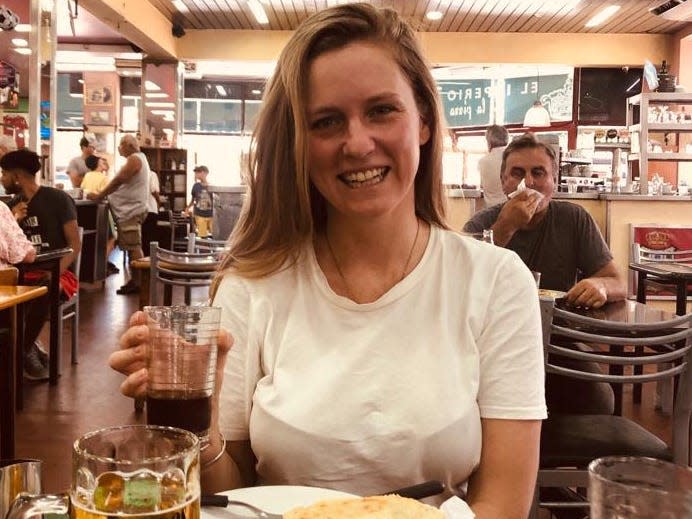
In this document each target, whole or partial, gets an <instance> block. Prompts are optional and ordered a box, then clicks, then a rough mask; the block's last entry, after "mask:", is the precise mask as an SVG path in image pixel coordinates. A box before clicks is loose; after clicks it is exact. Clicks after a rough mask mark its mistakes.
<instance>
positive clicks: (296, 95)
mask: <svg viewBox="0 0 692 519" xmlns="http://www.w3.org/2000/svg"><path fill="white" fill-rule="evenodd" d="M356 41H367V42H373V43H377V44H379V45H383V46H385V47H386V48H387V49H388V50H389V51H390V52H391V54H392V57H393V58H394V60H395V61H396V62H397V64H398V65H399V67H400V69H401V71H402V73H403V74H404V76H405V77H406V79H407V80H408V83H409V85H410V86H411V88H412V90H413V93H414V96H415V99H416V103H417V105H418V109H419V111H420V113H421V117H422V118H423V120H424V121H425V123H426V124H427V125H428V127H429V128H430V134H431V135H430V139H428V141H427V142H426V143H425V144H424V145H423V146H421V152H420V162H419V166H418V171H417V173H416V179H415V208H416V214H417V215H418V216H419V218H421V219H423V220H425V221H426V222H428V223H430V224H432V225H437V226H439V227H443V228H447V225H446V223H445V218H444V203H443V199H442V128H441V120H442V119H441V117H440V108H439V98H438V93H437V87H436V84H435V81H434V79H433V78H432V75H431V74H430V69H429V67H428V65H427V63H426V62H425V59H424V58H423V53H422V52H421V50H420V47H419V45H418V41H417V39H416V37H415V33H414V31H413V29H412V28H411V27H410V26H409V25H408V24H407V23H406V22H405V21H404V20H403V19H402V18H401V17H400V16H399V15H398V14H397V13H396V11H394V10H392V9H378V8H376V7H373V6H371V5H368V4H364V3H360V4H347V5H341V6H336V7H332V8H328V9H324V10H322V11H319V12H317V13H315V14H314V15H312V16H310V17H309V18H308V19H307V20H305V21H304V22H303V23H302V24H301V25H300V27H298V29H297V30H296V31H295V33H294V34H293V36H292V37H291V39H290V40H289V42H288V43H287V45H286V47H285V48H284V49H283V51H282V52H281V55H280V56H279V60H278V62H277V67H276V70H275V71H274V75H273V77H272V78H271V80H270V81H269V82H268V84H267V87H266V90H265V94H264V99H263V103H262V110H261V112H260V114H259V117H258V121H257V125H256V127H255V132H254V134H253V137H252V141H251V147H250V149H251V152H250V158H249V162H250V164H249V166H250V167H249V171H250V174H249V176H248V178H247V179H246V181H247V186H248V194H247V198H246V200H245V203H244V204H243V209H242V211H241V214H240V217H239V219H238V223H237V224H236V226H235V228H234V229H233V232H232V233H231V236H230V238H229V246H230V252H229V254H228V255H227V256H226V259H225V260H224V262H223V264H222V265H221V269H220V271H219V274H218V275H217V278H216V280H215V282H214V284H213V285H212V290H211V292H212V296H213V294H214V293H215V292H216V288H217V287H218V283H219V282H220V279H221V277H222V276H223V274H224V273H225V272H227V271H228V270H229V269H230V270H232V271H233V272H234V273H237V274H238V275H240V276H244V277H247V278H259V277H263V276H266V275H269V274H272V273H274V272H276V271H278V270H279V269H281V268H282V267H283V266H286V265H291V264H293V263H294V262H295V261H296V260H297V258H298V254H299V252H300V250H301V248H302V246H303V245H304V243H305V242H306V240H309V239H312V237H313V234H314V233H315V232H316V231H318V230H321V229H323V228H324V227H325V225H326V220H327V210H326V206H327V202H326V200H325V199H324V198H323V197H322V195H321V194H320V193H319V192H318V191H317V189H316V188H315V187H314V186H313V185H312V183H311V182H310V179H309V168H308V163H307V131H308V124H307V121H306V115H305V112H306V96H307V92H308V85H307V78H308V73H309V68H310V65H311V64H312V62H313V61H314V60H315V58H317V57H318V56H320V55H322V54H324V53H325V52H328V51H331V50H336V49H340V48H343V47H345V46H347V45H348V44H350V43H353V42H356Z"/></svg>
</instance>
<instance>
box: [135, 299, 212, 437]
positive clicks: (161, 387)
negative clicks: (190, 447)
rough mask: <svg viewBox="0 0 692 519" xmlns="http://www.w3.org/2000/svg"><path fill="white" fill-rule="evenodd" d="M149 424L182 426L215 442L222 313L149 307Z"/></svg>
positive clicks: (194, 308)
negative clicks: (214, 399) (213, 421)
mask: <svg viewBox="0 0 692 519" xmlns="http://www.w3.org/2000/svg"><path fill="white" fill-rule="evenodd" d="M144 313H145V314H146V316H147V323H148V326H149V352H148V355H147V370H148V379H147V380H148V382H147V423H149V424H154V425H167V426H170V427H180V428H181V429H186V430H188V431H192V432H193V433H195V434H197V435H198V436H199V438H200V440H201V442H202V445H203V446H204V445H205V444H206V443H207V442H208V441H209V426H210V423H211V398H212V394H213V392H214V378H215V374H216V356H217V338H218V334H219V322H220V319H221V309H220V308H218V307H212V306H147V307H145V308H144Z"/></svg>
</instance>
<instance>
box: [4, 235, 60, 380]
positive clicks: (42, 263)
mask: <svg viewBox="0 0 692 519" xmlns="http://www.w3.org/2000/svg"><path fill="white" fill-rule="evenodd" d="M70 253H72V249H71V248H70V247H65V248H63V249H55V250H51V251H47V252H42V253H39V254H37V255H36V259H35V260H34V261H33V263H20V264H18V265H17V267H18V268H19V282H20V283H23V282H24V274H25V273H26V272H31V271H36V270H47V271H49V272H50V284H49V286H48V294H49V296H50V348H49V349H50V357H49V365H48V380H49V383H50V385H52V386H54V385H56V384H57V383H58V375H59V374H60V373H59V370H60V337H59V336H58V328H59V327H58V320H59V319H60V260H61V259H62V258H63V257H65V256H67V255H68V254H70Z"/></svg>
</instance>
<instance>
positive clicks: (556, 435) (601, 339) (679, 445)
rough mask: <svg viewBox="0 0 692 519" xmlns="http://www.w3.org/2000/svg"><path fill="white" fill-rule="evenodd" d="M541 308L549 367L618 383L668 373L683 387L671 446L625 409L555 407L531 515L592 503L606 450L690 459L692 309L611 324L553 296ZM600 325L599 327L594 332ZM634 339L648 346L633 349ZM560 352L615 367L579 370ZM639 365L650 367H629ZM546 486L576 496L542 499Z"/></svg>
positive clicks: (665, 377) (684, 461) (542, 451)
mask: <svg viewBox="0 0 692 519" xmlns="http://www.w3.org/2000/svg"><path fill="white" fill-rule="evenodd" d="M541 311H542V319H543V337H544V349H545V358H546V364H545V366H546V372H547V373H557V374H560V375H563V376H566V377H574V378H577V379H581V380H589V381H602V382H608V383H610V384H616V385H618V384H619V385H622V384H632V383H648V382H657V381H664V380H667V381H674V385H675V386H676V387H677V390H676V398H675V402H674V412H673V425H672V429H673V430H672V433H673V441H672V443H671V445H667V444H666V443H665V442H663V441H662V440H661V439H660V438H658V437H657V436H656V435H654V434H653V433H651V432H649V431H647V430H646V429H644V428H643V427H641V426H640V425H638V424H637V423H635V422H634V421H632V420H630V419H628V418H625V417H623V416H617V415H576V414H555V413H551V414H550V416H549V418H548V419H547V420H545V421H544V423H543V428H542V431H541V448H540V468H539V472H538V482H537V485H536V495H535V498H534V506H533V507H532V511H531V515H530V517H531V518H532V519H534V518H536V517H538V515H537V514H538V507H539V506H542V507H547V508H549V509H554V508H556V509H559V508H575V507H577V508H584V509H586V508H587V507H588V501H587V498H586V488H587V486H588V473H587V466H588V464H589V463H590V462H591V461H592V460H594V459H596V458H599V457H602V456H648V457H652V458H658V459H664V460H672V461H674V462H675V463H678V464H681V465H689V464H690V461H691V458H690V425H691V424H692V421H691V419H692V374H691V373H690V370H689V363H690V360H691V359H692V327H691V325H692V315H686V316H681V317H677V318H675V319H671V320H669V321H664V322H659V323H653V324H639V325H633V324H629V323H628V324H620V323H608V322H606V321H601V320H597V319H592V318H589V317H586V316H582V315H578V314H575V313H572V312H569V311H566V310H562V309H559V308H555V306H554V301H552V300H541ZM595 329H598V331H599V332H598V333H591V332H590V331H589V330H595ZM559 339H567V340H569V341H580V342H583V343H587V344H593V345H595V347H594V351H582V350H579V349H577V348H576V347H571V346H570V345H569V344H568V343H567V342H562V341H559ZM628 346H636V347H641V350H637V349H635V350H634V351H630V348H628ZM558 357H562V358H568V359H577V360H580V361H587V362H596V363H599V364H600V365H603V366H607V367H609V368H610V369H607V370H604V371H603V372H600V373H593V372H589V371H586V370H580V369H579V364H577V365H575V366H570V367H569V368H567V367H564V366H560V365H557V364H556V362H555V360H556V358H558ZM633 366H642V367H644V368H647V367H648V368H649V369H644V370H643V372H642V373H641V374H635V373H633V374H628V370H629V368H630V367H633ZM612 368H616V369H612ZM548 411H550V410H548ZM547 488H553V489H555V488H558V489H561V490H562V491H563V493H562V495H567V496H570V497H571V498H570V499H566V500H555V499H551V500H546V499H543V500H542V499H541V497H540V496H541V493H542V492H541V490H544V489H547ZM575 489H576V490H575ZM553 494H554V493H553ZM544 495H545V493H544ZM585 513H586V512H585Z"/></svg>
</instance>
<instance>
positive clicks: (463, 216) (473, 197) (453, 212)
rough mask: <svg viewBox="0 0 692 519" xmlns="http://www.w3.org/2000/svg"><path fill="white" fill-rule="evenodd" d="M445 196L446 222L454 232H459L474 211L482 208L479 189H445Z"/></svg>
mask: <svg viewBox="0 0 692 519" xmlns="http://www.w3.org/2000/svg"><path fill="white" fill-rule="evenodd" d="M445 195H446V196H445V200H446V201H447V206H446V209H447V221H448V222H449V224H450V226H451V227H452V229H454V230H456V231H460V230H461V228H462V227H463V226H464V224H465V223H466V222H467V221H468V220H469V219H470V218H471V217H472V216H473V215H474V214H475V213H476V211H480V210H481V209H482V208H483V207H484V205H483V204H482V196H483V195H482V192H481V190H480V189H447V190H446V191H445ZM479 202H480V203H479Z"/></svg>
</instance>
